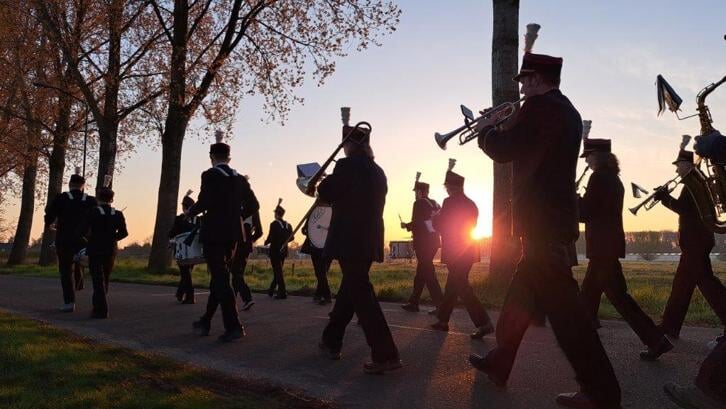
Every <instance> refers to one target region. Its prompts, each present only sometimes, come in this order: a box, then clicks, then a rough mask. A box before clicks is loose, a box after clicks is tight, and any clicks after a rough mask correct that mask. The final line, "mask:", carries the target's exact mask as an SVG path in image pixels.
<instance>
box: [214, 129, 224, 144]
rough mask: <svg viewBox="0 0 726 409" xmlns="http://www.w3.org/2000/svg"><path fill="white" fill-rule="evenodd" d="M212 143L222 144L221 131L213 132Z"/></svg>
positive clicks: (222, 136)
mask: <svg viewBox="0 0 726 409" xmlns="http://www.w3.org/2000/svg"><path fill="white" fill-rule="evenodd" d="M214 141H215V142H216V143H222V142H224V131H222V130H221V129H217V130H216V131H214Z"/></svg>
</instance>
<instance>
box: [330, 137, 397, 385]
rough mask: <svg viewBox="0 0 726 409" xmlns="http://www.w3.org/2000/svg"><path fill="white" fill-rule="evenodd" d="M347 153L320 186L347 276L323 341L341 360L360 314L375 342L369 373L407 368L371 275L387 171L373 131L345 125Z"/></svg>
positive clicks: (333, 252)
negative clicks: (377, 156)
mask: <svg viewBox="0 0 726 409" xmlns="http://www.w3.org/2000/svg"><path fill="white" fill-rule="evenodd" d="M346 137H348V138H347V139H345V143H344V145H343V151H344V152H345V156H346V157H345V158H342V159H339V160H338V161H337V163H336V165H335V169H334V170H333V173H332V174H331V175H329V176H327V177H326V178H325V179H323V181H322V182H320V185H319V186H318V198H319V199H320V200H322V201H324V202H326V203H329V204H330V205H331V206H332V212H333V213H332V218H331V221H330V230H329V233H328V237H327V240H326V242H325V249H324V255H325V256H326V257H330V258H331V259H337V260H338V263H339V264H340V269H341V271H342V273H343V278H342V281H341V283H340V290H339V291H338V294H337V296H336V298H335V305H334V307H333V310H332V311H331V313H330V321H329V322H328V325H327V326H326V328H325V330H324V331H323V337H322V340H321V342H320V344H319V346H320V348H321V349H322V350H324V351H326V352H327V353H328V354H329V356H330V358H332V359H340V357H341V352H340V351H341V348H342V346H343V335H344V334H345V328H346V327H347V326H348V323H349V322H350V321H351V319H352V318H353V314H357V315H358V319H359V322H360V325H361V327H362V329H363V332H364V333H365V336H366V341H367V343H368V345H369V346H370V347H371V356H372V361H371V362H367V363H366V364H365V365H364V367H363V368H364V371H365V372H366V373H373V374H377V373H383V372H387V371H391V370H395V369H398V368H401V367H402V366H403V365H402V363H401V360H400V358H399V354H398V348H396V344H395V343H394V341H393V336H392V334H391V330H390V329H389V328H388V323H387V322H386V317H385V316H384V315H383V311H381V306H380V304H379V303H378V300H377V299H376V295H375V292H374V291H373V285H371V282H370V278H369V275H368V274H369V270H370V268H371V264H372V263H373V262H374V261H376V262H382V261H383V208H384V206H385V202H386V193H387V191H388V187H387V181H386V175H385V173H384V172H383V169H381V168H380V167H379V166H378V165H377V164H376V162H375V161H374V158H373V151H372V150H371V147H370V131H369V130H367V129H362V128H352V127H350V126H347V125H345V126H343V138H346Z"/></svg>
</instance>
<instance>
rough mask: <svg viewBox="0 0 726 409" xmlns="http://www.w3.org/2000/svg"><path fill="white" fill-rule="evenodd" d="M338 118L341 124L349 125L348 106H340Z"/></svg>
mask: <svg viewBox="0 0 726 409" xmlns="http://www.w3.org/2000/svg"><path fill="white" fill-rule="evenodd" d="M340 119H341V120H342V121H343V125H345V126H350V107H340Z"/></svg>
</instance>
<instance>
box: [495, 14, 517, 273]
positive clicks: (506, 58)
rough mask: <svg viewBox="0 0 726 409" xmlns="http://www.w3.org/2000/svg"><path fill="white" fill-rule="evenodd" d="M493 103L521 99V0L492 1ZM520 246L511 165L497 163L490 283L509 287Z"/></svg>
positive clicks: (497, 103)
mask: <svg viewBox="0 0 726 409" xmlns="http://www.w3.org/2000/svg"><path fill="white" fill-rule="evenodd" d="M493 6H494V13H493V17H494V24H493V36H492V103H493V105H494V106H496V105H499V104H501V103H503V102H511V101H516V100H518V99H519V89H518V85H517V83H516V82H514V81H512V77H514V76H515V75H516V73H517V69H518V67H517V57H518V54H519V50H518V49H519V34H518V31H519V0H493ZM518 255H519V243H518V242H517V240H516V238H515V237H513V236H512V165H511V164H510V163H506V164H498V163H494V194H493V203H492V246H491V259H490V264H489V273H490V277H491V278H490V279H492V280H494V281H495V282H499V283H508V282H509V280H510V279H511V277H512V275H513V274H514V268H515V265H516V260H517V256H518Z"/></svg>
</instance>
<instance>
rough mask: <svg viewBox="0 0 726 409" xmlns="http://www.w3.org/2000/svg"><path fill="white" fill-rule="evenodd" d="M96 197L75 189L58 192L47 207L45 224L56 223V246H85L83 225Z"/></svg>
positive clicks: (94, 203)
mask: <svg viewBox="0 0 726 409" xmlns="http://www.w3.org/2000/svg"><path fill="white" fill-rule="evenodd" d="M94 207H96V198H94V197H93V196H90V195H87V194H85V193H83V192H81V191H80V190H77V189H74V190H71V191H69V192H63V193H60V194H58V195H57V196H56V197H55V198H54V199H53V201H52V202H51V203H50V205H49V206H47V207H46V208H45V225H46V226H49V225H51V224H53V222H54V221H56V220H57V223H56V235H55V243H56V246H71V247H75V248H76V249H75V250H79V249H80V248H81V247H83V238H82V236H83V227H84V224H85V223H86V219H87V218H88V215H89V213H90V211H91V209H93V208H94Z"/></svg>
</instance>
